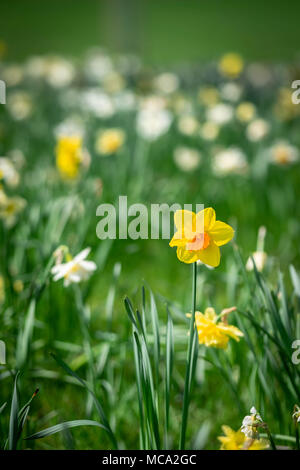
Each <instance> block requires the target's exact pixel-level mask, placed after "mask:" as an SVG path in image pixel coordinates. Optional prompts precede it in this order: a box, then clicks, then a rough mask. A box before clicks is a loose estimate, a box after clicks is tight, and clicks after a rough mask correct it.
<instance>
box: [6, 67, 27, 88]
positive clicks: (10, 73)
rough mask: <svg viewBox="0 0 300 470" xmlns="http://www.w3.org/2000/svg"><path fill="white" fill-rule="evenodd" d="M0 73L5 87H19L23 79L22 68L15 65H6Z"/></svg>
mask: <svg viewBox="0 0 300 470" xmlns="http://www.w3.org/2000/svg"><path fill="white" fill-rule="evenodd" d="M1 72H2V73H1V78H2V80H4V82H5V83H6V85H7V86H16V85H19V84H20V82H21V81H22V80H23V77H24V70H23V68H22V67H21V66H20V65H17V64H11V65H7V66H6V67H5V68H4V69H3V70H2V71H1Z"/></svg>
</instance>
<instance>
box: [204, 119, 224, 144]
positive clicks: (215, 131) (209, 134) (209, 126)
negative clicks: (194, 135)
mask: <svg viewBox="0 0 300 470" xmlns="http://www.w3.org/2000/svg"><path fill="white" fill-rule="evenodd" d="M219 131H220V128H219V126H218V125H217V124H215V123H214V122H209V121H207V122H204V123H203V124H202V126H201V128H200V136H201V137H202V139H205V140H214V139H216V138H217V137H218V135H219Z"/></svg>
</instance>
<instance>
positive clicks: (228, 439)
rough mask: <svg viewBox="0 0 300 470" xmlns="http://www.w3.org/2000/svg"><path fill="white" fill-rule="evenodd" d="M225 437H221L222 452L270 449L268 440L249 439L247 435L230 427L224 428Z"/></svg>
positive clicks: (219, 438)
mask: <svg viewBox="0 0 300 470" xmlns="http://www.w3.org/2000/svg"><path fill="white" fill-rule="evenodd" d="M222 431H223V433H224V436H219V437H218V440H219V441H220V442H221V447H220V449H221V450H264V449H267V448H268V447H269V443H268V441H267V440H266V439H247V437H246V436H245V434H243V433H242V432H241V430H240V429H239V430H238V431H234V430H233V429H231V428H230V427H229V426H222Z"/></svg>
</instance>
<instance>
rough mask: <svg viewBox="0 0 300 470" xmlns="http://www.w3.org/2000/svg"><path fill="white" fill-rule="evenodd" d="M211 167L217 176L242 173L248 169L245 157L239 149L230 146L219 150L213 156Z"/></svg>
mask: <svg viewBox="0 0 300 470" xmlns="http://www.w3.org/2000/svg"><path fill="white" fill-rule="evenodd" d="M212 168H213V171H214V173H215V174H216V175H217V176H225V175H228V174H230V173H233V174H237V175H243V174H246V173H247V171H248V163H247V158H246V155H245V154H244V152H243V151H242V150H241V149H239V148H237V147H231V148H229V149H226V150H221V151H219V152H218V153H217V154H216V155H215V156H214V158H213V162H212Z"/></svg>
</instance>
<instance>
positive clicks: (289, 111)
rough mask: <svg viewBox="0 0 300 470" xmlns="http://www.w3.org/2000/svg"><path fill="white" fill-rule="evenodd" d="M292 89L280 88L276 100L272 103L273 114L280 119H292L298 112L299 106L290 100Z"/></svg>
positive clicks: (299, 111)
mask: <svg viewBox="0 0 300 470" xmlns="http://www.w3.org/2000/svg"><path fill="white" fill-rule="evenodd" d="M292 94H293V90H292V89H291V88H284V87H282V88H280V89H279V91H278V97H277V102H276V103H275V105H274V114H275V115H276V116H277V117H278V119H280V120H281V121H288V120H290V119H294V118H295V117H297V116H299V114H300V106H296V105H295V104H294V103H293V101H292Z"/></svg>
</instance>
